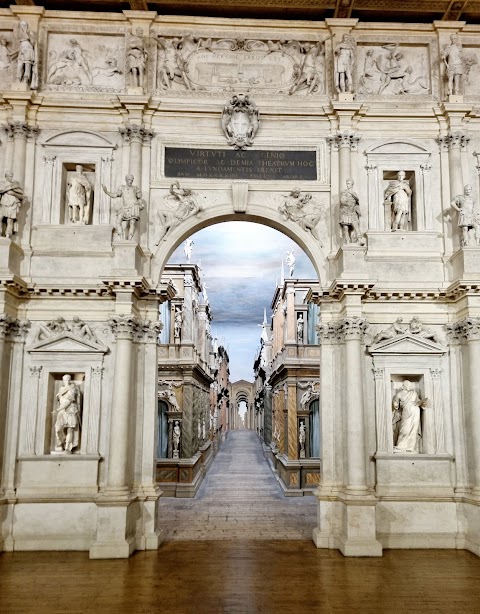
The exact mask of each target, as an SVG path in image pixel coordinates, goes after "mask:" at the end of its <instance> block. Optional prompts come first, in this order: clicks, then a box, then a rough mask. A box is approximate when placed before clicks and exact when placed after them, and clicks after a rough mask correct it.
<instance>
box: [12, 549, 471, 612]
mask: <svg viewBox="0 0 480 614" xmlns="http://www.w3.org/2000/svg"><path fill="white" fill-rule="evenodd" d="M0 612H1V614H12V613H15V614H43V613H47V612H48V613H51V614H92V613H99V614H100V613H101V614H110V613H112V614H123V613H124V612H128V613H129V614H153V613H155V614H170V613H172V614H190V613H192V614H216V613H228V614H237V613H238V614H240V613H248V614H250V613H251V614H257V613H262V614H263V613H265V614H289V613H292V614H311V613H313V614H316V613H321V614H323V613H325V614H329V613H332V614H339V613H343V612H348V613H349V614H357V613H363V612H365V613H367V612H368V613H369V614H375V613H380V612H381V613H384V612H385V613H387V612H392V613H395V614H404V613H405V614H406V613H407V612H408V613H409V614H412V613H416V612H418V613H421V614H428V613H436V614H438V613H440V614H443V613H450V612H452V613H455V614H470V613H471V614H473V613H475V614H478V613H479V612H480V558H478V557H476V556H474V555H473V554H471V553H469V552H464V551H455V550H387V551H385V553H384V556H383V557H382V558H375V559H366V558H363V559H353V558H349V559H347V558H344V557H343V556H342V555H341V554H339V553H338V552H336V551H328V550H317V549H316V548H315V546H314V545H313V543H312V542H308V541H172V542H167V543H165V544H163V545H162V546H161V548H160V549H159V550H158V551H150V552H140V553H136V554H135V555H134V556H133V557H132V558H130V559H128V560H113V561H112V560H108V561H90V560H89V559H88V554H87V553H77V552H71V553H68V552H67V553H66V552H63V553H62V552H51V553H49V552H31V553H29V552H15V553H3V554H1V555H0Z"/></svg>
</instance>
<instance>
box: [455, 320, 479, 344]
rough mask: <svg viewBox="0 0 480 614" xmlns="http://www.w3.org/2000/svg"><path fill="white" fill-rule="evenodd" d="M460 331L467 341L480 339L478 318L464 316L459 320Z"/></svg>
mask: <svg viewBox="0 0 480 614" xmlns="http://www.w3.org/2000/svg"><path fill="white" fill-rule="evenodd" d="M459 324H460V326H461V331H462V333H463V336H464V338H465V339H466V340H467V341H478V340H480V318H473V317H470V318H465V319H464V320H462V321H461V322H459Z"/></svg>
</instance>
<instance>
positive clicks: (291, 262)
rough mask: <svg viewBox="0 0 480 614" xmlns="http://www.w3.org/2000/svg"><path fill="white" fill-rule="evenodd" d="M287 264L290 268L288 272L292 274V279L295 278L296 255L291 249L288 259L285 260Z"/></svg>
mask: <svg viewBox="0 0 480 614" xmlns="http://www.w3.org/2000/svg"><path fill="white" fill-rule="evenodd" d="M285 262H286V263H287V266H288V271H289V273H290V277H293V272H294V271H295V262H296V258H295V254H294V253H293V249H289V250H288V252H287V257H286V258H285Z"/></svg>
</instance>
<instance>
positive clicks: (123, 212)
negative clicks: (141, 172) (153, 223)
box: [102, 174, 145, 241]
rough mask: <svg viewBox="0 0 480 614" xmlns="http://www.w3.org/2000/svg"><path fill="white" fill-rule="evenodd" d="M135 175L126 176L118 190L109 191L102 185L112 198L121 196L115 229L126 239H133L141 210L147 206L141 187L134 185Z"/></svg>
mask: <svg viewBox="0 0 480 614" xmlns="http://www.w3.org/2000/svg"><path fill="white" fill-rule="evenodd" d="M133 180H134V177H133V175H130V174H129V175H127V176H126V177H125V185H121V186H119V187H118V188H117V190H116V192H109V191H108V190H107V188H106V187H105V186H104V185H102V188H103V191H104V192H105V194H107V195H108V196H110V198H121V199H122V200H121V204H120V206H119V207H118V209H117V211H116V216H115V218H116V221H115V229H116V232H117V235H118V236H119V237H120V238H121V239H123V240H124V241H133V237H134V235H135V229H136V226H137V222H138V220H139V219H140V211H141V210H142V209H143V208H144V207H145V201H144V200H143V198H142V192H141V190H140V188H139V187H138V186H136V185H133Z"/></svg>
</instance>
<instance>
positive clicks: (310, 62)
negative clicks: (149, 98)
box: [154, 31, 325, 96]
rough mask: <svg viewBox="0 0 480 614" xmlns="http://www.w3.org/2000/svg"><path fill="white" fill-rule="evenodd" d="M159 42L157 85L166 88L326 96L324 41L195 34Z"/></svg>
mask: <svg viewBox="0 0 480 614" xmlns="http://www.w3.org/2000/svg"><path fill="white" fill-rule="evenodd" d="M154 37H155V39H156V41H157V57H156V70H155V76H156V86H155V91H156V93H157V94H158V95H163V94H164V93H165V92H169V91H170V92H171V91H176V92H182V91H198V92H233V91H240V90H242V91H243V90H246V91H255V93H256V94H257V93H268V94H269V93H281V94H284V95H292V94H299V95H302V96H308V95H312V94H316V95H325V54H324V48H323V42H321V41H318V40H317V41H312V42H309V41H298V40H288V41H285V40H258V39H251V38H249V37H248V36H245V37H243V36H241V35H239V36H238V37H237V38H211V36H208V35H207V37H206V38H203V37H202V36H200V37H198V38H194V37H193V36H192V35H191V34H184V35H183V36H180V37H179V36H174V37H168V36H165V34H164V33H163V32H160V31H157V32H156V33H154Z"/></svg>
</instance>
